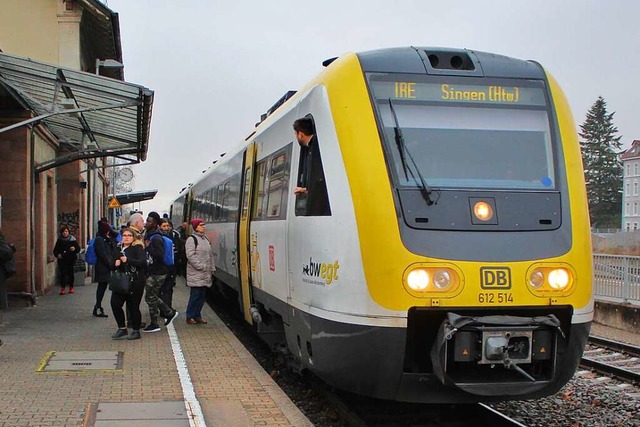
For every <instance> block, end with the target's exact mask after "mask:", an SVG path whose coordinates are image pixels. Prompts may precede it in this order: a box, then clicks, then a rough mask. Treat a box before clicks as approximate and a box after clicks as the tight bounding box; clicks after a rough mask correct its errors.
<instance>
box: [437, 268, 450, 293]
mask: <svg viewBox="0 0 640 427" xmlns="http://www.w3.org/2000/svg"><path fill="white" fill-rule="evenodd" d="M450 283H451V276H450V275H449V273H447V272H446V271H444V270H441V271H438V272H437V273H436V274H435V276H433V284H434V285H435V286H436V288H438V289H446V288H447V287H449V284H450Z"/></svg>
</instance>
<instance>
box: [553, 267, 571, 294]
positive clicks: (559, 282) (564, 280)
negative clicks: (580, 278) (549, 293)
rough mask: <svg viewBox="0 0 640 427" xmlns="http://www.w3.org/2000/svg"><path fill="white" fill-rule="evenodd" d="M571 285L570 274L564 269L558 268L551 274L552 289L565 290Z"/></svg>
mask: <svg viewBox="0 0 640 427" xmlns="http://www.w3.org/2000/svg"><path fill="white" fill-rule="evenodd" d="M567 285H569V273H568V272H567V270H565V269H564V268H557V269H555V270H551V271H550V272H549V286H550V287H551V288H552V289H558V290H559V289H564V288H566V287H567Z"/></svg>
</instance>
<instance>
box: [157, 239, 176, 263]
mask: <svg viewBox="0 0 640 427" xmlns="http://www.w3.org/2000/svg"><path fill="white" fill-rule="evenodd" d="M154 237H155V236H154ZM152 238H153V237H152ZM162 243H164V257H163V258H162V262H163V263H164V265H167V266H172V265H173V264H174V262H175V261H174V259H173V241H172V240H171V239H170V238H168V237H167V236H162Z"/></svg>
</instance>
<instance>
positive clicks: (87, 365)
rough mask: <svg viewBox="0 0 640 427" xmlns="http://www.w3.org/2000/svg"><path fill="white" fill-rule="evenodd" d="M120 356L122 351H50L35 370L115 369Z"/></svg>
mask: <svg viewBox="0 0 640 427" xmlns="http://www.w3.org/2000/svg"><path fill="white" fill-rule="evenodd" d="M122 356H123V353H122V352H113V351H51V352H48V353H47V354H46V355H45V357H44V358H43V360H42V362H41V363H40V366H39V367H38V369H37V371H38V372H54V371H90V370H99V371H104V370H117V369H121V367H122Z"/></svg>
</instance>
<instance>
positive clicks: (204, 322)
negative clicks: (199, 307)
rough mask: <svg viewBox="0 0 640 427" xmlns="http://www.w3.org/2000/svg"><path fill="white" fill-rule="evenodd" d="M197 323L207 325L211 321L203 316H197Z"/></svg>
mask: <svg viewBox="0 0 640 427" xmlns="http://www.w3.org/2000/svg"><path fill="white" fill-rule="evenodd" d="M196 323H199V324H201V325H206V324H207V323H209V322H207V321H206V320H204V319H203V318H202V317H196Z"/></svg>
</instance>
